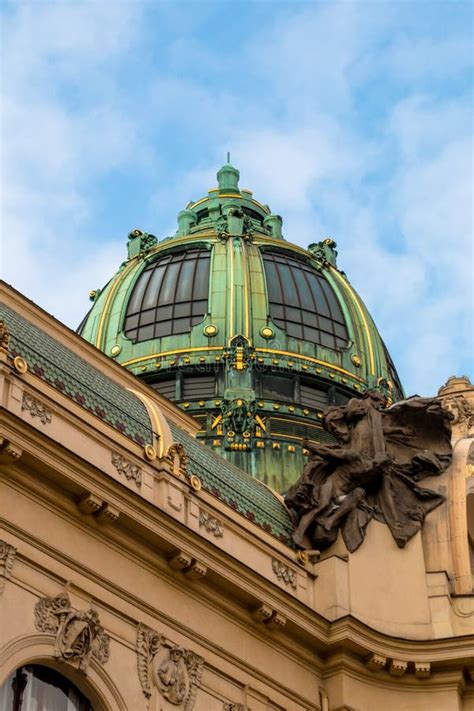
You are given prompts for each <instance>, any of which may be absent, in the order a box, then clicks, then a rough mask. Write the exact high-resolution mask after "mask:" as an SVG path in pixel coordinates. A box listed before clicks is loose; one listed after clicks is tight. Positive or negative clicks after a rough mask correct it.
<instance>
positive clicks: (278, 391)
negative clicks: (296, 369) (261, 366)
mask: <svg viewBox="0 0 474 711" xmlns="http://www.w3.org/2000/svg"><path fill="white" fill-rule="evenodd" d="M260 388H261V390H260V397H262V398H268V399H269V400H285V401H286V402H293V399H294V394H295V382H294V379H293V378H288V377H285V376H284V375H275V374H273V373H272V374H269V375H262V376H261V381H260Z"/></svg>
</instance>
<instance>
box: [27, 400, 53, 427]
mask: <svg viewBox="0 0 474 711" xmlns="http://www.w3.org/2000/svg"><path fill="white" fill-rule="evenodd" d="M21 409H22V411H23V410H27V411H28V412H29V413H30V415H31V417H38V418H39V420H40V422H41V423H42V424H43V425H49V424H50V422H51V420H52V418H53V413H52V412H51V410H50V409H49V408H47V407H46V405H43V403H41V402H39V400H35V398H34V397H32V396H31V395H28V393H23V398H22V400H21Z"/></svg>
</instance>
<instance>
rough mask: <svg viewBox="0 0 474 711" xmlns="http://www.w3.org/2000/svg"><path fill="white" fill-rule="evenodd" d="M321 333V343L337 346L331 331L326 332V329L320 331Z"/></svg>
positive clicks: (329, 346)
mask: <svg viewBox="0 0 474 711" xmlns="http://www.w3.org/2000/svg"><path fill="white" fill-rule="evenodd" d="M320 333H321V337H320V338H321V340H320V343H321V345H322V346H325V347H326V348H334V347H335V340H334V336H330V335H329V333H325V331H320Z"/></svg>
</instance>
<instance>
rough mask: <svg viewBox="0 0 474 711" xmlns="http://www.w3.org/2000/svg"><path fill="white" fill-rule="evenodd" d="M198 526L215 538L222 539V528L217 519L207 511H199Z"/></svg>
mask: <svg viewBox="0 0 474 711" xmlns="http://www.w3.org/2000/svg"><path fill="white" fill-rule="evenodd" d="M199 526H203V527H204V528H205V529H206V531H207V532H208V533H213V534H214V536H215V537H216V538H222V536H223V535H224V527H223V525H222V523H221V521H219V520H218V519H217V518H214V517H213V516H211V515H210V514H208V513H207V511H203V510H201V511H199Z"/></svg>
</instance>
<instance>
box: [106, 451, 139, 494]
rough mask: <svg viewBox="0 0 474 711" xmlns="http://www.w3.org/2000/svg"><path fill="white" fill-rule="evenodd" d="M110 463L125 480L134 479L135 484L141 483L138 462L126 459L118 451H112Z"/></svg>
mask: <svg viewBox="0 0 474 711" xmlns="http://www.w3.org/2000/svg"><path fill="white" fill-rule="evenodd" d="M112 464H113V465H114V467H115V468H116V470H117V472H118V473H119V474H122V475H123V476H124V477H125V479H127V481H134V482H135V484H136V485H137V486H139V487H140V486H141V485H142V470H141V467H139V466H138V464H133V462H130V461H128V459H125V458H124V457H122V455H121V454H119V453H118V452H112Z"/></svg>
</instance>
